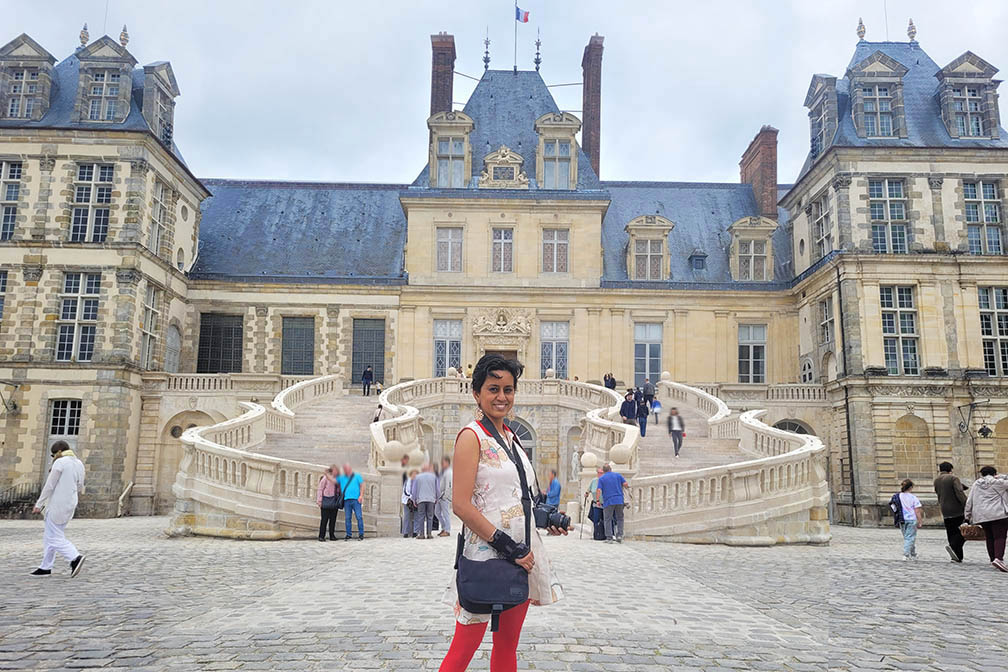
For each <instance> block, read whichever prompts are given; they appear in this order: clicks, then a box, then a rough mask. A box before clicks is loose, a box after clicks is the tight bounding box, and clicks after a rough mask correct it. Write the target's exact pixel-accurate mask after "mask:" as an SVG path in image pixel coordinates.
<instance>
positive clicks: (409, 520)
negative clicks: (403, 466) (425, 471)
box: [402, 469, 420, 537]
mask: <svg viewBox="0 0 1008 672" xmlns="http://www.w3.org/2000/svg"><path fill="white" fill-rule="evenodd" d="M418 473H420V472H418V471H417V470H416V469H413V470H412V471H410V472H409V476H407V475H406V474H403V494H402V536H403V537H415V536H416V509H417V505H416V502H414V501H413V479H414V478H416V475H417V474H418Z"/></svg>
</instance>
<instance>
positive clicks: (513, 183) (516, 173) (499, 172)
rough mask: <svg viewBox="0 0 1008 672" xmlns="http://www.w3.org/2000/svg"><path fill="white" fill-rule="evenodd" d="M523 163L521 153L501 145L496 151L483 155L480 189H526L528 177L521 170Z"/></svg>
mask: <svg viewBox="0 0 1008 672" xmlns="http://www.w3.org/2000/svg"><path fill="white" fill-rule="evenodd" d="M524 163H525V159H523V158H522V155H521V154H518V153H517V152H515V151H512V150H511V148H510V147H507V146H505V145H501V146H500V149H498V150H497V151H496V152H491V153H490V154H487V155H486V156H485V157H483V172H482V173H480V178H479V187H480V189H528V187H529V179H528V176H527V175H526V174H525V171H524V170H522V165H523V164H524Z"/></svg>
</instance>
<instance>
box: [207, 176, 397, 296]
mask: <svg viewBox="0 0 1008 672" xmlns="http://www.w3.org/2000/svg"><path fill="white" fill-rule="evenodd" d="M203 183H204V184H205V185H206V186H207V188H208V189H209V190H210V191H211V193H213V196H211V197H210V198H208V199H206V200H205V201H203V204H202V206H201V210H202V212H203V219H202V223H201V226H200V247H199V257H198V258H197V260H196V263H195V265H194V267H193V269H192V273H191V274H192V276H193V277H196V278H220V279H230V280H236V281H237V280H245V281H255V280H273V281H290V282H296V281H305V282H316V283H320V282H340V283H344V282H345V283H352V284H403V283H404V282H405V274H404V271H403V253H404V250H405V247H406V217H405V215H404V214H403V210H402V206H401V205H400V204H399V193H400V191H401V190H402V189H404V188H405V186H406V185H403V184H325V183H315V182H267V181H242V180H218V179H209V180H203Z"/></svg>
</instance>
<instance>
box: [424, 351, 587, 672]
mask: <svg viewBox="0 0 1008 672" xmlns="http://www.w3.org/2000/svg"><path fill="white" fill-rule="evenodd" d="M522 368H523V367H522V365H521V364H519V363H518V362H516V361H514V360H509V359H505V358H503V357H501V356H500V355H495V354H487V355H484V356H483V357H482V358H481V359H480V360H479V362H477V363H476V368H475V369H474V370H473V376H472V394H473V397H474V398H475V401H476V410H475V415H476V420H475V421H474V422H471V423H469V424H468V425H466V426H465V428H464V429H463V430H462V431H461V432H459V435H458V437H457V438H456V439H455V467H454V479H455V483H454V490H453V496H452V507H453V508H454V510H455V514H456V515H457V516H458V517H459V518H460V519H461V520H462V524H463V525H464V527H465V529H464V530H462V533H461V536H460V540H459V542H460V543H459V550H460V553H461V556H462V557H465V558H466V559H468V560H470V561H475V562H474V563H472V564H478V563H479V562H482V561H487V560H495V559H503V560H507V561H511V562H513V563H515V564H516V565H518V566H520V567H522V568H523V569H525V571H526V572H528V596H529V599H528V600H527V601H525V602H523V603H520V604H518V605H517V606H513V607H511V608H509V609H507V610H505V611H504V612H503V613H501V614H500V616H499V622H498V623H496V625H497V626H498V627H497V630H496V632H494V633H493V649H492V650H491V652H490V669H491V670H492V672H513V671H514V670H517V669H518V658H517V648H518V639H519V637H520V636H521V629H522V624H523V623H524V621H525V614H526V613H527V611H528V608H529V605H530V604H535V605H545V604H552V603H553V602H556V601H557V600H559V599H561V598H562V597H563V588H562V587H561V585H560V582H559V581H558V580H557V578H556V576H555V575H554V573H553V570H552V567H551V566H550V561H549V558H548V557H547V556H546V549H545V546H544V545H543V543H542V540H541V539H540V537H539V532H538V530H536V529H535V528H534V527H531V522H532V521H531V518H530V517H531V513H532V512H531V506H530V502H529V499H528V496H523V495H522V491H523V489H525V488H523V486H522V482H523V481H524V482H525V483H526V484H527V487H528V489H529V490H531V489H532V488H533V486H534V483H535V470H534V469H533V468H532V464H531V462H530V461H529V459H528V457H527V456H526V455H525V451H524V450H523V449H522V447H521V443H520V441H519V440H518V438H517V437H516V436H515V434H514V432H512V431H511V429H510V428H508V427H507V425H506V424H505V423H504V418H505V416H507V414H508V413H510V412H511V409H512V407H513V406H514V399H515V389H516V388H517V383H518V378H519V376H521V373H522ZM519 469H521V476H520V475H519ZM535 490H536V491H538V487H536V488H535ZM535 494H537V493H536V492H532V493H531V495H533V496H534V495H535ZM530 527H531V530H530V529H529V528H530ZM549 532H550V534H567V530H561V529H558V528H555V527H552V528H549ZM526 540H527V541H528V544H526ZM459 562H461V560H459ZM459 567H461V565H459ZM516 587H518V586H516ZM521 588H522V589H523V588H524V586H521ZM445 600H446V601H447V602H450V603H451V604H452V605H454V609H455V620H456V624H455V634H454V635H453V637H452V641H451V646H450V647H449V649H448V653H447V655H446V656H445V658H444V660H443V661H442V663H441V667H440V668H439V669H440V670H441V672H463V671H464V670H466V669H467V668H468V666H469V661H470V660H472V657H473V654H474V653H476V649H477V648H478V647H479V645H480V642H481V641H482V640H483V635H484V633H485V632H486V626H487V623H488V622H489V621H491V615H490V614H484V613H472V612H470V611H468V610H466V609H465V608H463V607H462V605H461V604H460V603H459V597H458V590H457V585H456V581H455V580H453V581H452V583H451V585H449V587H448V590H447V591H446V592H445Z"/></svg>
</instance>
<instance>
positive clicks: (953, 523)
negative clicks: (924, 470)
mask: <svg viewBox="0 0 1008 672" xmlns="http://www.w3.org/2000/svg"><path fill="white" fill-rule="evenodd" d="M938 471H939V472H940V473H939V474H938V477H937V478H935V479H934V491H935V494H936V495H938V506H939V508H941V513H942V518H943V519H944V521H945V537H946V538H947V539H948V544H946V545H945V550H946V551H947V552H948V554H949V557H950V558H952V562H962V561H963V546H964V545H965V544H966V540H965V539H963V536H962V532H960V531H959V526H960V525H962V524H963V521H965V520H966V518H965V515H966V514H965V511H966V488H965V487H964V486H963V484H962V481H960V480H959V477H958V476H953V475H952V463H951V462H942V463H941V464H939V465H938Z"/></svg>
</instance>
